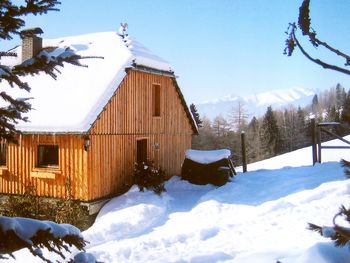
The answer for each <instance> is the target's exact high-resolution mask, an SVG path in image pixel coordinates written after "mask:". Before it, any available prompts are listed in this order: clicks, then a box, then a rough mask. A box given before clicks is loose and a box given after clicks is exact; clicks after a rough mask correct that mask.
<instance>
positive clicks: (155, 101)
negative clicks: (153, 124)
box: [152, 85, 160, 117]
mask: <svg viewBox="0 0 350 263" xmlns="http://www.w3.org/2000/svg"><path fill="white" fill-rule="evenodd" d="M152 88H153V90H152V107H153V116H155V117H159V116H160V86H159V85H153V87H152Z"/></svg>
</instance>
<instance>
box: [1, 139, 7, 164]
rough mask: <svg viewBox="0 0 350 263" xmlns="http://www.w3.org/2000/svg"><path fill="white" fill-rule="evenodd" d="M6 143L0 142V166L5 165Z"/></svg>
mask: <svg viewBox="0 0 350 263" xmlns="http://www.w3.org/2000/svg"><path fill="white" fill-rule="evenodd" d="M6 153H7V143H3V142H1V143H0V166H6V155H7V154H6Z"/></svg>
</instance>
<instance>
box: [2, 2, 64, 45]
mask: <svg viewBox="0 0 350 263" xmlns="http://www.w3.org/2000/svg"><path fill="white" fill-rule="evenodd" d="M59 4H61V2H59V1H56V0H26V4H25V5H21V6H17V5H14V4H12V3H11V1H9V0H2V1H1V2H0V38H1V39H7V40H10V39H12V36H11V35H12V34H15V35H19V34H20V28H22V27H23V26H24V25H25V22H24V20H23V19H21V18H19V17H21V16H26V15H29V14H32V15H42V14H46V13H47V12H48V11H59V9H58V8H56V5H59Z"/></svg>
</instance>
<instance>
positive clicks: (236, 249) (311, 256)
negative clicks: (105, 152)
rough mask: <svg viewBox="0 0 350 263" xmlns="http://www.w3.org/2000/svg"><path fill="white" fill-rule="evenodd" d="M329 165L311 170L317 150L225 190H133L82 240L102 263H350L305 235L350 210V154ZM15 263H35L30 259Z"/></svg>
mask: <svg viewBox="0 0 350 263" xmlns="http://www.w3.org/2000/svg"><path fill="white" fill-rule="evenodd" d="M347 139H350V137H348V138H347ZM332 143H333V145H334V144H337V145H342V143H340V142H336V143H335V142H332ZM322 157H323V163H322V164H316V165H315V166H312V165H311V149H310V148H305V149H301V150H298V151H295V152H292V153H288V154H284V155H281V156H278V157H275V158H271V159H269V160H265V161H261V162H258V163H255V164H251V165H248V170H249V172H248V173H245V174H243V173H241V172H238V175H237V176H236V177H235V178H234V179H233V180H232V182H230V183H228V184H226V185H225V186H222V187H219V188H217V187H214V186H211V185H206V186H198V185H191V184H189V183H187V182H186V181H182V180H181V179H180V178H179V177H173V178H172V179H171V180H170V181H169V182H168V183H167V184H166V189H167V192H166V193H163V194H162V196H161V197H159V196H157V195H155V194H153V192H149V191H147V192H139V191H138V188H137V187H133V188H132V189H131V190H130V191H129V192H128V193H126V194H124V195H122V196H120V197H117V198H114V199H113V200H111V201H110V202H109V203H107V204H106V205H105V206H104V207H103V209H102V210H101V211H100V213H99V215H98V217H97V219H96V222H95V224H94V225H93V226H92V227H91V228H89V229H88V230H87V231H85V232H83V236H84V237H85V239H87V240H88V241H89V242H90V244H89V245H88V246H87V251H88V252H90V253H92V254H93V255H95V257H96V258H97V260H98V261H102V262H178V263H180V262H181V263H182V262H183V263H185V262H192V263H194V262H201V263H202V262H232V263H255V262H258V263H265V262H266V263H277V262H281V263H292V262H295V263H313V262H317V263H325V262H327V263H335V262H337V263H338V262H339V263H347V262H350V252H349V250H348V249H347V248H336V247H334V245H333V243H332V242H331V241H329V240H328V239H325V238H323V237H321V236H320V235H318V234H317V233H314V232H311V231H310V230H307V229H306V227H307V223H308V222H312V223H314V224H318V225H321V226H322V225H332V218H333V216H334V214H335V213H337V212H338V209H339V207H340V205H342V204H344V205H345V206H346V207H348V206H350V199H349V193H350V180H347V179H346V177H345V176H344V175H343V174H344V172H343V168H342V167H341V166H340V164H339V160H340V159H341V158H345V159H346V158H347V159H350V150H324V151H323V156H322ZM238 171H240V169H238ZM16 257H17V261H16V262H29V257H28V252H25V251H20V252H18V253H16ZM32 259H33V258H32ZM33 262H34V259H33ZM35 262H40V260H38V261H35Z"/></svg>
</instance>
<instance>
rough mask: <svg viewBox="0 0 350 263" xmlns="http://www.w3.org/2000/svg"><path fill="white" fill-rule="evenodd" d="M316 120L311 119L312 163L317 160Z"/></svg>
mask: <svg viewBox="0 0 350 263" xmlns="http://www.w3.org/2000/svg"><path fill="white" fill-rule="evenodd" d="M316 137H317V134H316V122H315V119H311V144H312V165H315V163H316V162H317V143H316Z"/></svg>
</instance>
